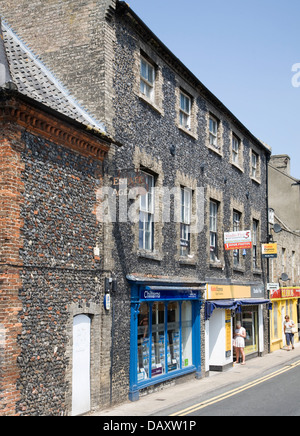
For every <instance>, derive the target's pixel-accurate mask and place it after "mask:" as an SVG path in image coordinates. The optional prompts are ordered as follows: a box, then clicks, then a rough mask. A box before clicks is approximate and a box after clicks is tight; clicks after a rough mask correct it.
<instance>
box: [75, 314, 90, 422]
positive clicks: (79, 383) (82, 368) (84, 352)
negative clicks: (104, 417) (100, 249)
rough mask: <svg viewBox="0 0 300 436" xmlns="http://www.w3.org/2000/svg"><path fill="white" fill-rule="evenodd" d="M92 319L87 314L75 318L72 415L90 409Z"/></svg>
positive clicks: (80, 413)
mask: <svg viewBox="0 0 300 436" xmlns="http://www.w3.org/2000/svg"><path fill="white" fill-rule="evenodd" d="M90 343H91V319H90V318H89V317H88V316H86V315H78V316H75V318H74V320H73V374H72V375H73V378H72V415H73V416H76V415H82V414H83V413H87V412H89V411H90V364H91V363H90Z"/></svg>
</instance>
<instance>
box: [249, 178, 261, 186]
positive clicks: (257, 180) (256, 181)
mask: <svg viewBox="0 0 300 436" xmlns="http://www.w3.org/2000/svg"><path fill="white" fill-rule="evenodd" d="M250 179H251V180H252V182H255V183H257V184H258V185H261V181H260V180H259V179H257V178H256V177H251V176H250Z"/></svg>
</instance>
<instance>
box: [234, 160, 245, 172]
mask: <svg viewBox="0 0 300 436" xmlns="http://www.w3.org/2000/svg"><path fill="white" fill-rule="evenodd" d="M231 165H232V166H233V167H234V168H236V169H237V170H239V171H240V172H241V173H243V172H244V169H243V168H242V167H241V166H240V165H237V164H236V163H234V162H231Z"/></svg>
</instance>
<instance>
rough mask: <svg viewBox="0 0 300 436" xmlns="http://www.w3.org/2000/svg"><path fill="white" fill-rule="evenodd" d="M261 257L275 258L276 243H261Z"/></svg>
mask: <svg viewBox="0 0 300 436" xmlns="http://www.w3.org/2000/svg"><path fill="white" fill-rule="evenodd" d="M261 254H262V257H264V258H266V259H276V257H277V244H262V246H261Z"/></svg>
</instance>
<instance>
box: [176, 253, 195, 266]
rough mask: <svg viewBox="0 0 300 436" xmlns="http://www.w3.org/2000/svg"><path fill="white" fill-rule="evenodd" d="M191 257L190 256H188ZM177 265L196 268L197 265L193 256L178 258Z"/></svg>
mask: <svg viewBox="0 0 300 436" xmlns="http://www.w3.org/2000/svg"><path fill="white" fill-rule="evenodd" d="M190 256H191V255H190ZM179 265H191V266H196V265H197V260H196V259H195V256H194V255H193V257H192V258H191V257H189V256H186V257H184V256H180V257H179Z"/></svg>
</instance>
